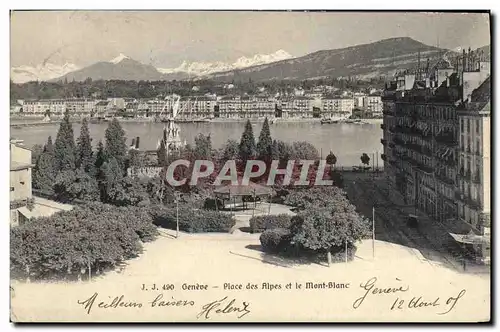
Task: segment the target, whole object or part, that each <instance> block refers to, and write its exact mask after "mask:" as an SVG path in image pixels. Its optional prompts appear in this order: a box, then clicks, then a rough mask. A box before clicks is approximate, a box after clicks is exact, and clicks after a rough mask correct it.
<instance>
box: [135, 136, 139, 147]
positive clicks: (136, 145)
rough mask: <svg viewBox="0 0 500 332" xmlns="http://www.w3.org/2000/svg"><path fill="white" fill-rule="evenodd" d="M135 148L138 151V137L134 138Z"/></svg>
mask: <svg viewBox="0 0 500 332" xmlns="http://www.w3.org/2000/svg"><path fill="white" fill-rule="evenodd" d="M135 148H136V149H139V136H137V137H136V138H135Z"/></svg>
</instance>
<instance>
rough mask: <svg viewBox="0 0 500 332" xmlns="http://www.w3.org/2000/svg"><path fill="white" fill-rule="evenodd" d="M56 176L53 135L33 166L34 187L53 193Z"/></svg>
mask: <svg viewBox="0 0 500 332" xmlns="http://www.w3.org/2000/svg"><path fill="white" fill-rule="evenodd" d="M55 178H56V172H55V169H54V146H53V145H52V137H50V136H49V138H48V140H47V144H45V147H44V150H43V152H42V153H41V154H40V156H39V157H38V160H37V162H36V165H35V167H34V168H33V180H32V181H33V187H34V188H36V189H41V190H43V191H45V192H47V193H52V188H53V185H54V181H55Z"/></svg>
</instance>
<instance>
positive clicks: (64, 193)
mask: <svg viewBox="0 0 500 332" xmlns="http://www.w3.org/2000/svg"><path fill="white" fill-rule="evenodd" d="M54 194H55V196H56V199H57V200H58V201H61V202H72V201H74V200H81V201H89V202H92V201H98V200H99V186H98V183H97V180H96V179H95V178H93V177H92V176H90V175H89V174H88V173H86V172H85V171H84V170H83V168H79V169H77V170H74V171H72V170H67V171H64V172H60V173H59V174H57V176H56V179H55V183H54Z"/></svg>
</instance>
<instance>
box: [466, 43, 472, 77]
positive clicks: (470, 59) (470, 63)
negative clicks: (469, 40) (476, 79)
mask: <svg viewBox="0 0 500 332" xmlns="http://www.w3.org/2000/svg"><path fill="white" fill-rule="evenodd" d="M471 70H472V57H471V53H470V46H469V50H468V52H467V71H471Z"/></svg>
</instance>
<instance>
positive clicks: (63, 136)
mask: <svg viewBox="0 0 500 332" xmlns="http://www.w3.org/2000/svg"><path fill="white" fill-rule="evenodd" d="M54 158H55V169H56V172H62V171H67V170H74V169H75V166H76V148H75V139H74V135H73V126H72V124H71V122H69V113H68V112H66V114H65V115H64V118H63V120H62V122H61V125H60V126H59V131H58V132H57V137H56V143H55V147H54Z"/></svg>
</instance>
